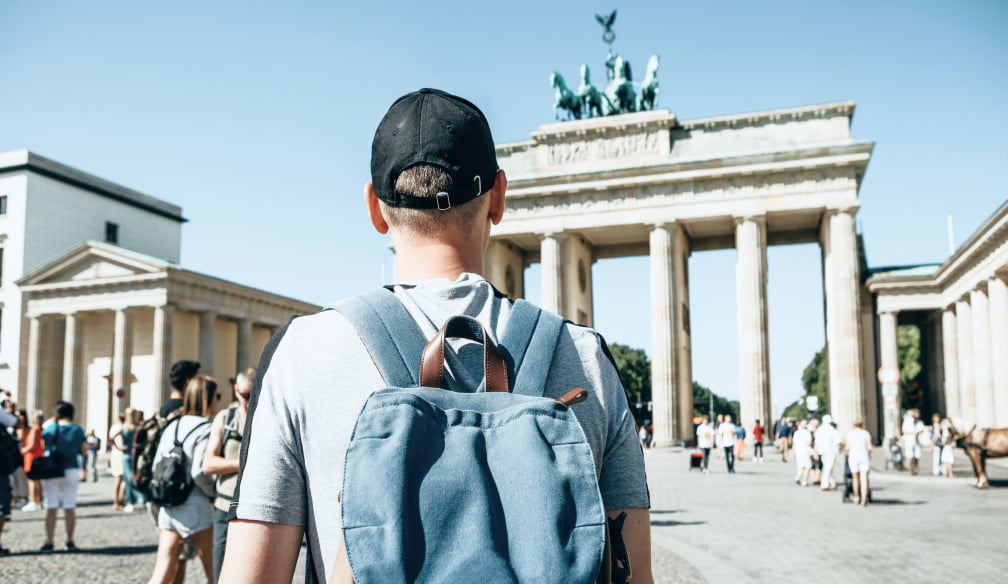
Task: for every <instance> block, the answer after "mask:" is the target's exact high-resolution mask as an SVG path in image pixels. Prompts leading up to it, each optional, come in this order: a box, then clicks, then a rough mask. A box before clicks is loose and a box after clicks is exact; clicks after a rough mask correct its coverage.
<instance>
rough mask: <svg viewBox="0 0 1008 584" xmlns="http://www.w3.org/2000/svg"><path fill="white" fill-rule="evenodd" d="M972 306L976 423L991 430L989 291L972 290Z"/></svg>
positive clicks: (992, 388) (992, 394)
mask: <svg viewBox="0 0 1008 584" xmlns="http://www.w3.org/2000/svg"><path fill="white" fill-rule="evenodd" d="M970 306H972V307H973V388H974V391H975V392H976V422H977V425H979V426H981V427H983V428H991V427H993V426H994V382H993V381H994V380H993V379H992V378H991V343H990V341H991V336H990V335H991V328H990V309H989V307H988V303H987V291H986V290H983V289H981V288H976V289H974V290H972V291H971V292H970ZM1002 357H1003V356H1002Z"/></svg>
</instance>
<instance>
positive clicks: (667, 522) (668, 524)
mask: <svg viewBox="0 0 1008 584" xmlns="http://www.w3.org/2000/svg"><path fill="white" fill-rule="evenodd" d="M706 523H707V522H706V521H672V520H671V519H663V520H660V521H652V522H651V526H652V527H655V526H659V527H675V526H676V525H705V524H706Z"/></svg>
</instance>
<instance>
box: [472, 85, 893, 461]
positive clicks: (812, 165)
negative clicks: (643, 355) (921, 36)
mask: <svg viewBox="0 0 1008 584" xmlns="http://www.w3.org/2000/svg"><path fill="white" fill-rule="evenodd" d="M853 113H854V103H853V102H840V103H829V104H823V105H814V106H808V107H798V108H789V109H781V110H774V111H766V112H756V113H748V114H741V115H731V116H721V117H715V118H705V119H699V120H683V121H680V120H678V119H676V117H675V115H673V114H671V113H670V112H668V111H665V110H659V111H650V112H642V113H635V114H627V115H621V116H611V117H604V118H594V119H589V120H580V121H573V122H561V123H553V124H547V125H543V126H540V127H539V129H538V130H537V131H536V132H533V133H532V136H531V139H530V140H528V141H525V142H518V143H514V144H504V145H501V146H498V158H499V161H500V164H501V167H502V168H504V169H505V170H507V172H508V179H509V181H508V182H509V188H508V196H509V203H508V208H507V211H506V213H507V214H506V217H505V220H504V221H502V222H501V224H500V225H499V226H498V227H497V229H496V230H495V231H494V234H493V237H492V240H491V245H490V249H489V250H488V252H487V256H486V265H487V276H488V278H489V279H490V280H491V281H493V282H494V283H495V284H496V285H498V286H499V287H500V288H501V289H502V290H504V291H506V292H507V293H508V294H510V295H515V296H521V295H523V294H524V279H523V277H522V275H523V272H524V269H525V268H526V267H527V266H528V265H529V264H530V263H532V262H540V264H541V268H542V303H543V306H544V307H545V308H548V309H551V310H554V311H556V312H558V313H560V314H561V315H563V316H564V317H566V318H568V319H570V320H573V321H575V322H579V323H583V324H588V325H590V324H592V278H591V266H592V264H593V263H594V262H595V260H596V259H598V258H607V257H622V256H632V255H647V256H649V257H650V260H651V276H650V287H651V314H652V319H651V322H650V327H651V339H652V342H651V350H652V354H651V359H652V363H653V365H652V399H653V419H654V424H655V442H656V444H657V445H659V446H661V445H669V444H673V443H675V442H679V441H690V440H692V438H693V425H692V416H693V400H692V375H691V364H690V363H691V356H690V327H691V323H690V318H689V277H688V274H687V265H688V264H687V258H688V256H689V254H690V253H691V252H693V251H697V250H708V249H723V248H733V247H734V248H735V249H736V250H737V252H738V260H737V268H736V280H737V299H738V339H739V355H738V359H739V377H740V379H739V381H740V392H741V417H742V422H743V423H744V424H745V425H746V427H751V426H752V423H753V421H754V420H755V419H756V418H759V419H762V420H764V421H766V420H769V419H770V416H771V411H770V406H771V403H772V402H771V400H770V376H769V365H768V364H769V360H768V342H767V270H766V267H767V260H766V250H767V246H768V245H775V244H788V243H806V242H815V243H818V244H819V245H820V246H821V249H822V263H823V274H824V278H823V279H824V290H823V292H824V296H825V309H826V310H825V312H826V315H825V316H826V341H827V348H828V349H827V350H828V364H829V385H830V388H831V392H830V396H831V397H830V409H831V410H832V412H833V414H834V416H835V417H837V419H839V420H841V423H842V424H843V425H845V426H846V425H849V424H850V423H852V422H853V421H854V420H855V419H865V417H866V416H868V415H869V414H870V412H874V411H875V403H874V399H875V392H874V391H867V392H866V388H872V387H873V385H872V383H873V381H872V380H873V379H874V374H873V372H872V371H869V370H868V369H869V368H866V367H865V363H866V361H868V360H869V359H868V358H870V357H871V356H872V355H871V351H870V347H871V342H870V340H871V329H870V327H866V326H864V323H865V322H867V323H868V324H870V323H871V306H870V303H867V302H866V299H865V298H864V297H863V295H864V290H863V288H862V286H861V273H862V266H861V259H860V258H861V257H862V256H861V254H860V252H859V247H858V246H859V239H858V236H857V234H856V233H855V217H856V214H857V211H858V208H859V207H860V203H859V201H858V189H859V188H860V185H861V179H862V177H863V176H864V173H865V169H866V168H867V165H868V161H869V159H870V157H871V152H872V148H873V144H872V143H870V142H863V141H858V140H855V139H853V138H852V137H851V134H850V124H851V117H852V116H853ZM642 326H643V323H642ZM697 326H702V323H698V324H697ZM866 335H867V341H868V342H866ZM871 369H873V367H872V368H871ZM869 421H871V420H870V419H869Z"/></svg>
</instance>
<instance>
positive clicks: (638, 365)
mask: <svg viewBox="0 0 1008 584" xmlns="http://www.w3.org/2000/svg"><path fill="white" fill-rule="evenodd" d="M609 352H610V353H612V356H613V361H615V362H616V368H617V369H619V374H620V380H622V381H623V388H624V389H625V390H626V393H627V398H628V399H629V400H630V409H631V410H633V412H634V418H635V419H636V420H637V424H638V425H640V424H642V423H644V421H645V419H649V418H650V417H651V414H650V413H649V412H650V407H649V405H650V403H651V360H650V359H648V356H647V353H645V352H644V349H634V348H632V347H628V346H626V345H620V344H617V343H613V344H611V345H609Z"/></svg>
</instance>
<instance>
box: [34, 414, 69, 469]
mask: <svg viewBox="0 0 1008 584" xmlns="http://www.w3.org/2000/svg"><path fill="white" fill-rule="evenodd" d="M58 448H59V425H58V424H57V425H56V437H55V438H54V439H53V447H52V448H51V449H49V450H48V451H47V452H46V454H45V456H39V457H38V458H35V459H32V463H31V468H29V469H28V472H27V473H25V474H27V475H28V478H30V479H32V480H34V481H38V480H43V479H58V478H63V475H64V473H65V470H66V469H65V467H64V462H63V453H61V452H60V451H59V450H58Z"/></svg>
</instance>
